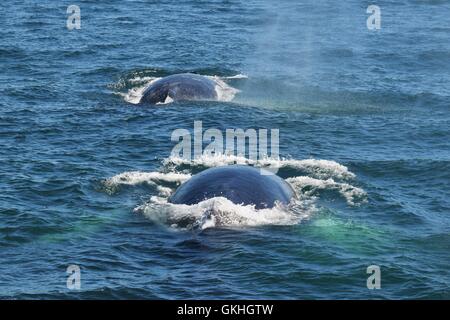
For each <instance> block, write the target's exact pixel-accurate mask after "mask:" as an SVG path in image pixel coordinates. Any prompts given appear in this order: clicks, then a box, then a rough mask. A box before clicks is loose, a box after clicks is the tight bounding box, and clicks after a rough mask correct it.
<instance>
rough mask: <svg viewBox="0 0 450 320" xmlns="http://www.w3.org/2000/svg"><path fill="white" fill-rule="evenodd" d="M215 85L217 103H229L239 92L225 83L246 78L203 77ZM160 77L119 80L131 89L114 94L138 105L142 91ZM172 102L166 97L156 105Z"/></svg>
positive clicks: (239, 75)
mask: <svg viewBox="0 0 450 320" xmlns="http://www.w3.org/2000/svg"><path fill="white" fill-rule="evenodd" d="M205 77H207V78H209V79H211V80H213V81H214V83H215V89H216V93H217V99H218V100H219V101H225V102H227V101H231V100H233V99H234V97H235V96H236V94H237V93H239V90H238V89H236V88H233V87H232V86H230V85H229V84H227V83H226V82H225V81H226V80H229V79H245V78H246V76H245V75H242V74H238V75H235V76H231V77H219V76H205ZM161 78H162V77H151V76H135V77H134V78H131V79H126V80H121V81H125V82H127V83H128V84H129V85H130V86H131V88H129V89H128V91H127V92H116V94H118V95H120V96H122V97H123V99H124V100H125V101H126V102H129V103H132V104H139V102H140V101H141V98H142V95H143V94H144V91H145V90H146V89H147V88H148V87H149V86H151V85H152V84H153V83H154V82H155V81H157V80H159V79H161ZM112 87H116V88H117V87H120V86H119V85H116V86H112ZM172 102H173V100H172V99H171V98H170V97H167V99H166V100H165V101H164V102H162V103H158V104H168V103H172Z"/></svg>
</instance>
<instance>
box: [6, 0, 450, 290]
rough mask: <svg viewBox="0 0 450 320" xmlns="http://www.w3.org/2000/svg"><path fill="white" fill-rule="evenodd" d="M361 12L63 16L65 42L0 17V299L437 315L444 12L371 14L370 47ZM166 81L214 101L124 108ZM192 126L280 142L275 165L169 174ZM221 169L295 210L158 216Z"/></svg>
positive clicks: (46, 21)
mask: <svg viewBox="0 0 450 320" xmlns="http://www.w3.org/2000/svg"><path fill="white" fill-rule="evenodd" d="M369 4H370V3H368V2H367V3H366V2H361V1H356V0H355V1H347V2H345V3H331V2H329V1H322V0H319V1H317V0H316V1H302V2H301V3H299V2H298V1H287V0H283V1H268V0H267V1H266V0H264V1H263V0H250V1H237V0H233V1H225V2H224V1H219V0H208V1H202V2H198V1H181V2H180V1H163V2H159V1H151V2H146V1H138V0H136V1H131V0H130V1H119V0H117V1H110V2H109V3H108V5H105V4H102V3H100V2H97V1H82V2H80V3H79V6H80V8H81V17H82V24H81V26H82V27H81V29H80V30H72V31H69V30H67V28H66V18H67V14H66V9H67V4H64V3H58V2H54V1H47V0H46V1H39V2H35V1H20V2H19V1H13V0H6V1H4V2H3V3H2V6H5V7H7V8H10V9H8V14H5V15H1V16H0V24H1V25H2V28H1V29H0V37H1V39H2V47H1V48H0V66H1V67H2V73H1V74H0V106H1V109H0V145H1V146H2V152H1V153H0V163H2V165H1V166H0V191H1V192H0V217H1V219H0V253H1V254H0V297H1V298H14V299H16V298H17V299H20V298H90V299H101V298H106V299H108V298H112V299H126V298H140V299H151V298H167V299H173V298H185V299H202V298H233V299H234V298H248V299H252V298H258V299H264V298H280V299H293V298H301V299H305V298H306V299H309V298H319V299H330V298H342V299H345V298H388V299H399V298H400V299H414V298H420V299H429V298H438V299H443V298H446V299H448V298H449V297H450V292H449V289H448V283H449V280H450V274H449V272H448V252H449V248H450V236H449V234H450V227H449V226H450V220H449V216H448V212H450V202H449V195H448V189H449V188H448V181H450V152H449V150H450V143H449V141H450V134H449V130H448V128H449V127H450V114H449V101H450V100H449V98H450V91H449V87H448V83H449V82H450V66H449V64H448V63H447V60H448V57H450V44H449V42H448V34H449V26H448V23H447V21H448V17H447V16H448V12H449V11H450V5H449V3H448V2H447V1H412V0H401V1H381V2H378V3H377V5H378V6H380V8H381V14H382V22H381V29H380V30H378V31H371V30H368V29H367V27H366V19H367V17H368V14H367V13H366V9H367V6H368V5H369ZM181 72H193V73H198V74H201V75H205V76H209V77H212V78H213V79H216V80H217V83H218V84H220V86H219V88H217V90H221V91H220V92H221V93H222V94H223V95H222V96H221V97H222V98H221V99H219V101H215V102H205V101H203V102H172V103H167V104H162V105H158V106H155V107H145V106H140V105H136V104H135V103H136V102H138V101H139V98H140V94H141V93H142V90H143V89H145V87H146V86H148V85H149V84H150V83H151V81H154V80H155V79H158V78H161V77H164V76H167V75H170V74H174V73H181ZM194 121H202V123H203V128H204V129H205V130H206V129H208V128H218V129H220V130H222V131H225V130H226V129H228V128H242V129H247V128H253V129H259V128H266V129H272V128H274V129H279V131H280V156H281V159H278V160H273V162H271V163H267V162H266V163H264V161H260V162H259V163H258V162H252V161H250V160H248V159H245V158H239V157H225V156H222V157H202V158H200V159H196V160H195V161H186V160H185V159H182V158H177V157H173V156H171V150H172V148H173V147H174V142H173V141H171V140H170V137H171V133H172V132H173V130H175V129H179V128H182V129H187V130H189V131H191V132H192V130H193V125H194ZM267 161H268V160H267ZM233 163H242V164H248V165H255V166H258V165H267V164H277V166H278V167H279V171H278V174H279V175H280V176H281V177H282V178H283V179H285V180H286V181H287V182H288V183H290V184H291V185H292V186H293V187H294V188H295V190H296V192H297V194H298V199H297V201H296V202H295V203H292V204H291V205H290V206H289V207H287V208H275V209H273V210H272V209H271V210H266V211H264V212H258V211H257V210H255V209H254V208H251V207H244V206H239V205H235V204H232V203H230V202H229V201H228V200H226V199H223V198H215V199H211V200H207V201H204V202H202V203H200V204H198V205H194V206H182V205H181V206H180V205H170V204H168V203H167V198H168V197H169V196H170V194H171V193H172V192H173V191H174V190H175V189H176V188H177V186H179V184H181V183H182V182H184V181H186V180H187V179H189V177H191V176H192V175H194V174H196V173H198V172H201V171H202V170H204V169H206V168H209V167H214V166H219V165H226V164H233ZM71 264H76V265H79V266H80V267H81V272H82V275H81V277H82V283H81V290H80V291H71V290H69V289H68V288H67V287H66V280H67V274H66V268H67V266H69V265H71ZM370 265H379V266H380V268H381V272H382V279H381V283H382V288H381V289H380V290H369V289H367V286H366V280H367V277H368V276H369V275H368V274H367V273H366V270H367V267H368V266H370Z"/></svg>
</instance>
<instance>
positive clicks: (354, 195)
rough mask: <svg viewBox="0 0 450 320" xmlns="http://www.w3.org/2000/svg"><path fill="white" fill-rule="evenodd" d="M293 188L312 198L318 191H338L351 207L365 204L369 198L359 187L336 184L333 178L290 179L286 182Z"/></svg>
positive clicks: (301, 177)
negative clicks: (306, 188)
mask: <svg viewBox="0 0 450 320" xmlns="http://www.w3.org/2000/svg"><path fill="white" fill-rule="evenodd" d="M286 181H287V182H289V183H290V184H291V185H292V187H293V188H294V189H296V190H299V192H301V193H303V194H305V195H307V196H311V195H312V194H313V193H314V191H316V190H318V189H319V190H325V189H328V190H337V191H338V192H339V193H340V194H341V195H342V196H343V197H344V198H345V200H346V201H347V203H348V204H349V205H352V206H354V205H357V204H359V203H361V202H365V201H366V198H367V194H366V192H365V191H364V190H363V189H361V188H358V187H354V186H352V185H350V184H348V183H341V182H336V181H334V180H333V179H332V178H329V179H326V180H320V179H315V178H311V177H305V176H299V177H293V178H288V179H287V180H286ZM305 187H309V188H311V189H310V190H308V191H305V190H303V189H304V188H305Z"/></svg>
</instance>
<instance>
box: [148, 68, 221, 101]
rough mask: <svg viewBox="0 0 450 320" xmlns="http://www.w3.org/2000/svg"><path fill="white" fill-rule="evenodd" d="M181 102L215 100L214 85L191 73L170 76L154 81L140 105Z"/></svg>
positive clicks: (208, 80)
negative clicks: (168, 100)
mask: <svg viewBox="0 0 450 320" xmlns="http://www.w3.org/2000/svg"><path fill="white" fill-rule="evenodd" d="M168 98H170V99H171V101H181V100H217V92H216V83H215V82H214V81H213V80H211V79H209V78H207V77H204V76H201V75H198V74H193V73H181V74H174V75H170V76H167V77H164V78H161V79H158V80H156V81H155V82H154V83H152V84H151V85H150V86H149V87H148V88H147V89H145V91H144V93H143V95H142V98H141V100H140V103H142V104H156V103H164V102H166V101H167V99H168Z"/></svg>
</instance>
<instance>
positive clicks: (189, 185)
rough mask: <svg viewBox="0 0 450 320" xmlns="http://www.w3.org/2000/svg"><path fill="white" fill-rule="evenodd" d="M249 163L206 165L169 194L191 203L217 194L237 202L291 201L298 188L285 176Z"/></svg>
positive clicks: (258, 205)
mask: <svg viewBox="0 0 450 320" xmlns="http://www.w3.org/2000/svg"><path fill="white" fill-rule="evenodd" d="M261 170H263V169H257V168H254V167H250V166H242V165H232V166H223V167H216V168H211V169H207V170H205V171H202V172H200V173H198V174H196V175H194V176H193V177H192V178H190V179H189V180H188V181H186V182H184V183H183V184H182V185H181V186H180V187H178V189H177V190H176V191H175V193H174V194H173V195H172V196H170V197H169V202H170V203H174V204H187V205H192V204H196V203H199V202H201V201H203V200H206V199H211V198H214V197H224V198H227V199H228V200H230V201H231V202H233V203H235V204H242V205H254V206H255V208H256V209H264V208H272V207H273V206H274V205H275V203H276V202H280V203H282V204H288V203H289V202H290V200H291V199H292V197H294V196H295V192H294V191H293V189H292V187H291V186H290V185H289V184H288V183H287V182H286V181H284V180H283V179H282V178H280V177H278V176H276V175H270V174H267V175H262V174H261Z"/></svg>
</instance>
